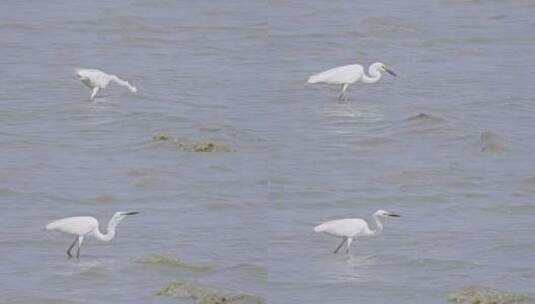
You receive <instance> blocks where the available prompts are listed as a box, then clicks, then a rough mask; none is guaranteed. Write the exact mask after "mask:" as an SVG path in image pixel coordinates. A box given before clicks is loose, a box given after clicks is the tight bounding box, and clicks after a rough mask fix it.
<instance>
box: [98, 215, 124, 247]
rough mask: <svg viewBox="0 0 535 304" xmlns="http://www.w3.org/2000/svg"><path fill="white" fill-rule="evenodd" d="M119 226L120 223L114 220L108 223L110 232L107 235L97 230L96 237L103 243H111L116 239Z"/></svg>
mask: <svg viewBox="0 0 535 304" xmlns="http://www.w3.org/2000/svg"><path fill="white" fill-rule="evenodd" d="M117 224H119V222H118V221H116V220H115V219H113V218H112V219H111V220H110V222H109V223H108V230H107V231H106V234H102V232H100V230H99V229H98V228H97V229H95V232H94V234H95V237H96V238H97V239H99V240H101V241H105V242H109V241H111V240H112V239H113V238H114V237H115V228H116V227H117Z"/></svg>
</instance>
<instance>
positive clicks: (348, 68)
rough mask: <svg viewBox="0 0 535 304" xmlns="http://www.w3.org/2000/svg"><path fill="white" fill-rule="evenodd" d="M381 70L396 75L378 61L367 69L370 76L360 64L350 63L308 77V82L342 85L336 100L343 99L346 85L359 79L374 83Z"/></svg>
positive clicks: (379, 76) (377, 79) (378, 77)
mask: <svg viewBox="0 0 535 304" xmlns="http://www.w3.org/2000/svg"><path fill="white" fill-rule="evenodd" d="M381 72H387V73H388V74H390V75H392V76H396V77H397V75H396V73H394V72H393V71H392V70H389V69H388V68H387V67H386V66H385V65H384V64H382V63H380V62H376V63H373V64H372V65H370V68H369V69H368V73H369V74H370V76H368V75H366V73H364V68H363V67H362V65H360V64H350V65H344V66H341V67H337V68H333V69H330V70H327V71H324V72H321V73H318V74H316V75H312V76H310V78H308V83H329V84H339V85H341V86H342V91H341V92H340V95H339V96H338V100H343V98H344V96H345V93H346V90H347V87H348V86H349V85H350V84H352V83H354V82H357V81H359V80H361V81H362V82H364V83H376V82H377V81H379V79H381V75H382V74H381Z"/></svg>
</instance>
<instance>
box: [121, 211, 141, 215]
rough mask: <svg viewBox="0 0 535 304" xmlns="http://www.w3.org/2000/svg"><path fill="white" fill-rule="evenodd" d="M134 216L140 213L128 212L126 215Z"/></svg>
mask: <svg viewBox="0 0 535 304" xmlns="http://www.w3.org/2000/svg"><path fill="white" fill-rule="evenodd" d="M134 214H139V212H137V211H132V212H127V213H125V214H124V215H134Z"/></svg>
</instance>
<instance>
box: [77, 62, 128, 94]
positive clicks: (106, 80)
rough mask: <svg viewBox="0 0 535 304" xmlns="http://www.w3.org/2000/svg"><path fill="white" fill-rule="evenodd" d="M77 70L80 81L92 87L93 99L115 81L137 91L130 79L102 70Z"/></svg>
mask: <svg viewBox="0 0 535 304" xmlns="http://www.w3.org/2000/svg"><path fill="white" fill-rule="evenodd" d="M75 71H76V75H77V76H78V78H79V79H80V81H81V82H82V83H83V84H85V85H86V86H88V87H90V88H91V89H92V92H91V97H90V99H91V100H93V99H94V98H95V96H96V95H97V93H98V92H99V91H100V90H102V89H105V88H106V87H107V86H108V85H109V84H110V82H115V83H116V84H118V85H120V86H123V87H126V88H128V89H129V90H130V92H132V93H136V92H137V88H136V87H134V86H133V85H131V84H130V83H129V82H128V81H126V80H122V79H121V78H119V77H117V76H115V75H111V74H107V73H105V72H103V71H101V70H97V69H75Z"/></svg>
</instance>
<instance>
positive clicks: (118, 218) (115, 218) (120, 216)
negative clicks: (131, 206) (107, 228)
mask: <svg viewBox="0 0 535 304" xmlns="http://www.w3.org/2000/svg"><path fill="white" fill-rule="evenodd" d="M138 213H139V212H137V211H130V212H123V211H119V212H115V214H114V215H113V217H112V218H111V219H112V221H114V222H117V223H118V222H120V221H122V220H123V219H125V218H126V217H127V216H129V215H134V214H138Z"/></svg>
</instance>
